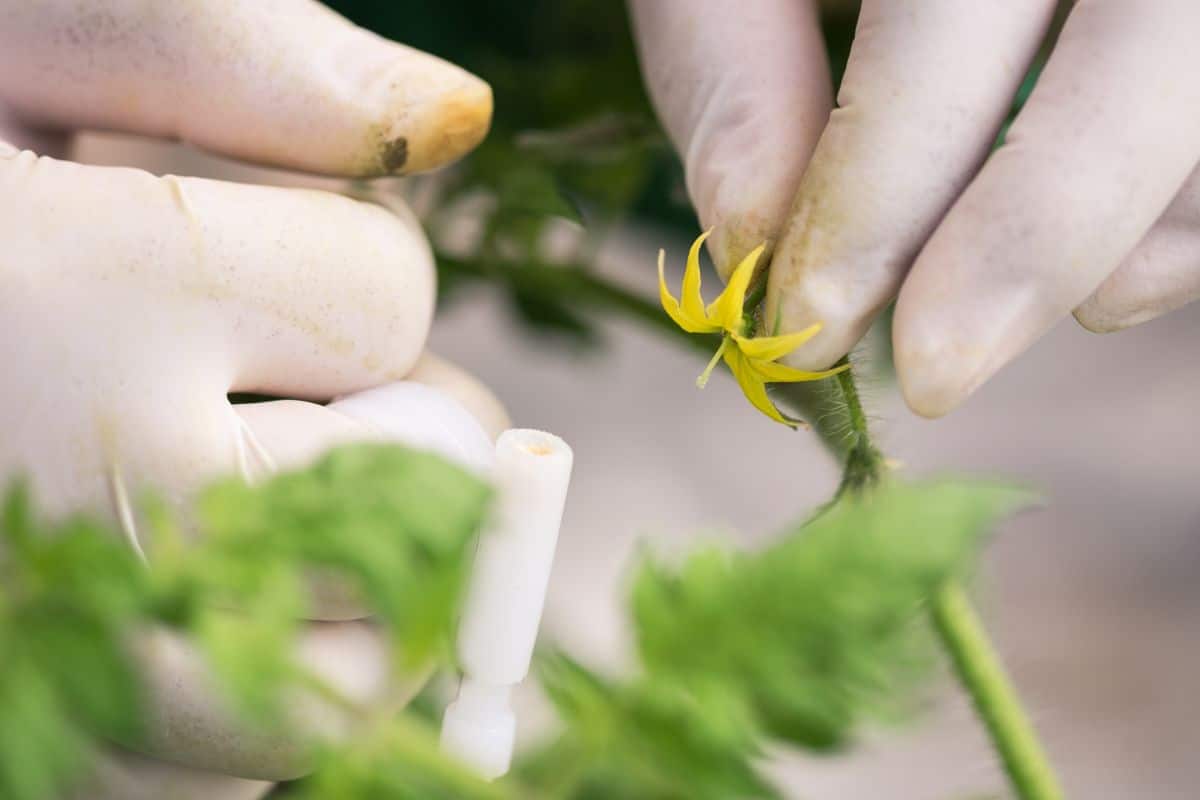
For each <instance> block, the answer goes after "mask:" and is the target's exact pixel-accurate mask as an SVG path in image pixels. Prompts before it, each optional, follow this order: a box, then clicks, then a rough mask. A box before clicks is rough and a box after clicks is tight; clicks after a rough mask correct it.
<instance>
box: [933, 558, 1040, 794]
mask: <svg viewBox="0 0 1200 800" xmlns="http://www.w3.org/2000/svg"><path fill="white" fill-rule="evenodd" d="M931 615H932V617H933V624H934V628H935V629H936V630H937V633H938V637H939V638H940V639H941V642H942V646H943V647H944V648H945V650H946V653H947V654H948V655H949V656H950V660H951V661H952V662H953V664H954V670H955V672H956V673H957V675H958V681H959V683H960V684H962V686H963V688H965V689H966V690H967V692H968V693H969V694H970V695H971V701H972V702H973V703H974V704H975V710H976V712H977V713H978V714H979V718H980V719H981V720H983V724H984V726H985V727H986V728H987V731H988V734H989V735H990V736H991V739H992V745H993V746H994V747H995V748H996V752H997V753H999V755H1000V759H1001V762H1002V763H1003V764H1004V771H1005V773H1006V774H1007V775H1008V779H1009V781H1010V782H1011V783H1012V787H1013V790H1014V791H1015V792H1016V794H1017V796H1018V797H1020V798H1021V800H1060V799H1061V798H1062V796H1063V793H1062V789H1061V788H1059V785H1058V781H1057V779H1056V778H1055V776H1054V771H1053V769H1052V768H1051V767H1050V762H1049V761H1048V760H1047V759H1046V755H1045V753H1044V752H1043V750H1042V747H1041V745H1040V743H1039V742H1038V738H1037V734H1036V733H1035V732H1034V730H1033V726H1032V725H1031V724H1030V722H1029V718H1028V717H1027V716H1026V714H1025V711H1024V709H1023V708H1022V707H1021V702H1020V699H1019V698H1018V697H1017V693H1016V691H1015V690H1014V689H1013V686H1012V684H1011V682H1010V681H1009V679H1008V676H1007V675H1006V674H1005V672H1004V666H1003V665H1002V664H1001V663H1000V659H999V657H998V656H997V654H996V651H995V650H994V649H993V647H992V644H991V642H989V641H988V637H987V633H986V632H985V631H984V629H983V625H982V624H981V623H980V621H979V618H978V616H976V614H975V610H974V609H973V608H972V607H971V601H970V599H969V598H968V597H967V595H966V592H964V591H963V589H962V587H961V586H960V585H959V584H958V583H957V582H955V581H950V582H948V583H946V584H945V585H944V586H943V587H942V588H941V589H940V590H939V591H938V593H937V594H936V595H935V597H934V599H933V605H932V608H931Z"/></svg>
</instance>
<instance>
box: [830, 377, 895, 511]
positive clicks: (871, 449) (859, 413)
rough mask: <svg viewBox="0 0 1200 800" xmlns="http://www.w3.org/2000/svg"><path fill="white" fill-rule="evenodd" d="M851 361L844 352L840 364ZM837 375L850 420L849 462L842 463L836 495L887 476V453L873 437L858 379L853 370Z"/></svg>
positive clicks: (848, 435) (856, 490)
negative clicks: (884, 453)
mask: <svg viewBox="0 0 1200 800" xmlns="http://www.w3.org/2000/svg"><path fill="white" fill-rule="evenodd" d="M849 363H850V359H849V357H848V356H843V357H842V359H841V360H840V361H839V362H838V365H839V366H840V365H842V364H849ZM835 377H836V378H837V384H838V388H839V389H840V390H841V392H842V401H843V403H844V405H845V408H846V416H847V421H848V423H849V431H848V433H847V437H846V438H847V440H848V441H847V444H846V448H845V450H846V455H845V462H844V463H843V465H842V482H841V485H839V486H838V490H837V495H836V496H837V497H841V496H842V495H843V494H845V493H846V492H858V491H861V490H863V489H866V488H867V487H870V486H874V485H875V484H877V483H879V482H880V481H881V480H882V479H883V476H884V473H885V472H886V469H887V465H886V463H885V461H884V458H883V453H882V452H881V451H880V450H879V448H878V447H876V446H875V443H874V442H873V441H871V433H870V427H869V425H868V422H867V415H866V412H864V411H863V406H862V400H861V399H860V397H859V395H858V386H857V385H856V384H855V382H854V374H853V370H852V369H845V370H842V371H841V372H839V373H838V374H837V375H836V376H835Z"/></svg>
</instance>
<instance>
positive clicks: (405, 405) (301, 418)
mask: <svg viewBox="0 0 1200 800" xmlns="http://www.w3.org/2000/svg"><path fill="white" fill-rule="evenodd" d="M465 395H466V396H467V397H469V398H470V399H469V402H470V401H480V400H489V401H490V403H489V405H490V407H491V408H490V409H489V410H495V409H498V410H499V413H501V414H503V408H501V407H500V405H499V402H498V401H496V400H495V398H494V397H492V396H491V394H490V392H487V390H486V389H483V388H482V387H479V388H476V387H470V388H469V389H468V391H467V392H466V393H465ZM484 395H486V398H485V397H484ZM234 411H235V412H236V414H237V416H238V417H239V418H240V420H241V423H242V424H241V425H240V430H239V431H238V436H239V439H238V446H237V447H236V448H235V463H234V464H229V463H226V464H214V465H212V471H213V472H217V471H229V470H230V469H232V468H234V467H235V466H236V468H237V469H238V471H240V472H241V473H242V474H243V475H246V476H247V477H249V478H251V479H255V478H262V477H266V476H269V475H270V474H272V473H274V472H275V471H276V470H278V469H286V468H289V467H296V466H300V465H303V464H307V463H309V462H311V461H313V460H314V459H316V458H317V457H318V456H319V455H320V454H321V453H323V452H325V451H326V450H328V449H329V448H330V447H333V446H335V445H339V444H347V443H350V442H355V441H372V440H374V441H397V442H401V443H403V444H405V445H407V446H409V447H414V448H417V449H420V450H429V451H431V452H435V453H438V454H439V455H441V456H443V457H445V458H447V459H449V460H450V461H453V462H454V463H457V464H460V465H462V466H464V467H466V468H467V469H470V470H472V471H473V472H477V473H479V474H486V473H487V472H488V470H489V469H490V466H491V460H492V455H493V447H492V442H493V439H494V437H492V436H490V435H489V434H488V432H487V431H485V430H484V428H483V426H482V425H481V424H480V421H479V419H478V418H476V417H475V415H474V414H473V413H472V412H471V411H470V410H468V408H467V406H466V405H465V404H464V403H463V402H461V401H460V399H459V397H456V396H455V395H454V394H452V393H451V392H448V391H445V390H442V389H437V388H434V387H431V386H429V385H426V384H425V383H421V382H419V379H417V380H409V381H401V382H399V383H392V384H388V385H386V386H381V387H378V388H375V389H368V390H366V391H365V392H357V393H355V394H353V395H349V396H347V397H344V398H341V399H339V400H337V401H335V402H333V403H331V404H330V405H328V406H320V405H317V404H315V403H306V402H302V401H299V400H277V401H273V402H268V403H253V404H247V405H238V406H234ZM311 589H312V596H311V598H310V608H309V616H310V618H311V619H317V620H348V619H361V618H363V617H365V616H367V615H368V614H369V609H368V608H367V607H366V606H365V605H364V603H363V600H362V597H361V596H360V595H359V593H358V592H357V591H355V590H354V589H353V588H352V587H351V586H350V585H349V584H348V583H347V581H345V580H344V579H342V578H341V577H339V576H316V577H315V578H314V580H313V581H312V582H311Z"/></svg>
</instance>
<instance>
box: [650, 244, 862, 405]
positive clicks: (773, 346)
mask: <svg viewBox="0 0 1200 800" xmlns="http://www.w3.org/2000/svg"><path fill="white" fill-rule="evenodd" d="M709 233H711V231H706V232H705V233H702V234H701V235H700V237H699V238H698V239H696V241H695V242H693V243H692V247H691V250H690V251H689V252H688V257H687V267H686V269H685V270H684V273H683V287H682V290H681V292H680V298H679V299H678V300H676V299H675V297H674V296H673V295H672V294H671V292H670V290H669V289H667V282H666V277H665V275H664V261H665V258H666V254H665V253H664V252H663V251H662V250H659V251H658V295H659V299H660V300H661V301H662V307H663V310H664V311H666V312H667V315H668V316H670V317H671V319H672V320H674V321H675V324H676V325H678V326H679V327H681V328H683V329H684V330H685V331H687V332H688V333H719V334H721V345H720V347H718V348H717V352H716V354H715V355H713V357H712V360H711V361H709V362H708V366H707V367H706V368H705V370H704V372H703V373H701V375H700V377H699V378H697V379H696V385H697V386H699V387H700V388H704V385H705V384H706V383H708V378H709V376H710V375H711V374H712V371H713V369H714V368H715V367H716V366H717V362H718V361H720V360H724V361H725V363H726V364H727V365H729V369H730V371H731V372H732V373H733V376H734V378H736V379H737V382H738V385H739V386H740V387H741V388H742V392H743V393H744V394H745V395H746V399H747V400H749V401H750V403H751V404H752V405H753V406H754V407H755V408H757V409H758V410H759V411H761V412H762V413H764V414H766V415H767V416H768V417H770V418H771V419H773V420H775V421H776V422H781V423H783V424H784V425H787V426H789V427H792V428H795V427H796V425H797V424H799V422H800V421H799V420H795V419H792V418H790V417H787V416H785V415H784V414H783V412H781V411H780V410H779V409H778V408H776V407H775V404H774V403H773V402H772V401H771V398H770V397H768V396H767V384H768V383H794V382H797V381H815V380H820V379H821V378H827V377H829V376H830V375H834V374H836V373H838V372H841V371H842V370H844V369H846V365H843V366H840V367H835V368H833V369H827V370H822V371H820V372H809V371H808V370H802V369H793V368H792V367H789V366H786V365H784V364H780V363H778V360H779V359H781V358H783V357H784V356H786V355H787V354H788V353H791V352H792V351H793V350H795V349H796V348H798V347H800V346H801V345H803V344H804V343H805V342H807V341H808V340H809V339H811V338H812V337H814V336H816V335H817V332H818V331H820V330H821V324H820V323H819V322H818V323H815V324H813V325H810V326H808V327H807V328H805V329H804V330H802V331H797V332H796V333H789V334H785V335H783V336H748V335H747V334H748V333H749V331H750V330H751V323H752V318H753V309H746V308H745V307H744V306H745V303H746V292H747V291H748V290H749V288H750V281H751V280H752V279H753V278H754V270H755V267H756V266H757V264H758V259H759V257H760V256H761V255H762V252H763V249H764V248H765V247H766V245H765V244H761V245H759V246H758V247H756V248H754V250H753V251H751V252H750V254H749V255H747V256H746V257H745V258H744V259H742V262H741V263H740V264H738V265H737V268H736V269H734V271H733V274H732V275H730V277H729V283H728V284H726V286H725V289H724V290H723V291H722V292H721V294H720V295H718V297H717V299H716V300H714V301H713V302H712V303H710V304H709V305H707V306H705V305H704V297H703V295H701V294H700V248H701V247H702V246H703V244H704V240H705V239H707V238H708V234H709Z"/></svg>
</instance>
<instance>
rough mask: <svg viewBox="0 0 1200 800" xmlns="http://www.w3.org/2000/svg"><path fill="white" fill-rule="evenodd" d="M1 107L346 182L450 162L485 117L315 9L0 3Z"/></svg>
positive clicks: (459, 74) (436, 67) (465, 95)
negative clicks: (3, 104)
mask: <svg viewBox="0 0 1200 800" xmlns="http://www.w3.org/2000/svg"><path fill="white" fill-rule="evenodd" d="M0 101H5V102H7V103H9V104H10V105H11V106H12V108H13V109H14V110H16V111H17V112H18V113H20V114H21V115H22V116H24V117H27V118H29V119H32V120H35V121H37V122H39V123H44V124H54V125H57V126H61V127H68V128H100V129H112V130H122V131H129V132H132V133H142V134H148V135H152V136H162V137H168V138H178V139H183V140H185V141H188V142H191V143H193V144H196V145H197V146H199V147H202V148H205V149H208V150H213V151H216V152H219V153H222V154H225V155H230V156H234V157H236V158H242V159H246V160H250V161H256V162H261V163H264V164H271V165H276V166H281V167H290V168H294V169H300V170H306V171H311V172H319V173H325V174H334V175H345V176H369V175H382V174H388V173H398V172H399V173H410V172H420V171H422V170H428V169H432V168H435V167H438V166H441V165H443V164H446V163H448V162H450V161H453V160H455V159H457V158H459V157H460V156H462V155H463V154H465V153H466V152H467V151H469V150H470V149H471V148H473V147H474V146H475V145H476V144H478V143H479V142H480V140H482V139H483V137H484V135H485V134H486V133H487V129H488V125H489V123H490V121H491V111H492V95H491V89H490V88H489V87H488V85H487V84H486V83H484V82H483V81H482V80H480V79H479V78H477V77H475V76H473V75H471V74H470V73H468V72H466V71H464V70H462V69H460V68H458V67H456V66H454V65H452V64H449V63H447V62H445V61H443V60H441V59H439V58H436V57H434V56H431V55H429V54H427V53H422V52H420V51H418V50H415V49H413V48H410V47H406V46H404V45H401V44H396V43H393V42H389V41H387V40H386V39H383V38H381V37H379V36H376V35H375V34H373V33H370V32H369V31H366V30H363V29H362V28H358V27H356V26H354V25H352V24H351V23H350V22H348V21H347V20H345V19H343V18H342V17H340V16H338V15H337V14H335V13H334V12H332V11H330V10H329V9H327V8H325V7H323V6H321V5H320V4H319V3H317V2H315V1H314V0H252V1H251V2H247V1H245V0H211V2H204V3H182V2H169V3H147V2H139V0H96V2H91V3H86V4H84V3H78V2H73V1H72V0H46V1H45V2H38V3H29V2H25V0H0Z"/></svg>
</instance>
